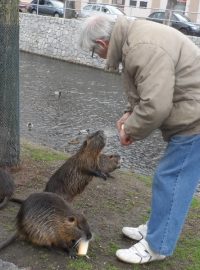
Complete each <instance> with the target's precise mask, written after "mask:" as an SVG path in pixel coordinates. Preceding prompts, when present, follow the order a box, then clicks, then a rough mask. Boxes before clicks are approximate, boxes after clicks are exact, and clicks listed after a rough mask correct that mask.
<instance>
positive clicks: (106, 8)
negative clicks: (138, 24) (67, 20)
mask: <svg viewBox="0 0 200 270" xmlns="http://www.w3.org/2000/svg"><path fill="white" fill-rule="evenodd" d="M99 12H102V13H104V14H107V15H109V16H112V17H113V18H115V19H116V18H117V17H118V16H126V14H125V13H124V12H123V11H122V10H121V9H119V8H118V7H116V6H112V5H106V4H98V3H97V4H88V5H86V6H84V7H83V9H82V10H81V12H80V14H79V16H78V17H81V18H85V17H89V16H92V15H94V14H96V13H99ZM126 17H128V16H126ZM128 18H131V19H134V17H128Z"/></svg>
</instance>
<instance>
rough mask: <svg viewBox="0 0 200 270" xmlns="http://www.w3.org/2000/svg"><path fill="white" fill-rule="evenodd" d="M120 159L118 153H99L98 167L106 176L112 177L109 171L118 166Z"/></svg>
mask: <svg viewBox="0 0 200 270" xmlns="http://www.w3.org/2000/svg"><path fill="white" fill-rule="evenodd" d="M120 159H121V158H120V155H118V154H110V155H107V154H101V155H100V156H99V162H98V165H99V169H100V170H101V172H103V173H105V175H106V176H107V177H111V178H113V176H112V175H110V173H111V172H113V171H114V170H116V169H119V168H120Z"/></svg>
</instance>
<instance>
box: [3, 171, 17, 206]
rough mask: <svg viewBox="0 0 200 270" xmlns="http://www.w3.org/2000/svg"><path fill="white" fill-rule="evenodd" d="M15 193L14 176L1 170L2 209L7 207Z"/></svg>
mask: <svg viewBox="0 0 200 270" xmlns="http://www.w3.org/2000/svg"><path fill="white" fill-rule="evenodd" d="M14 191H15V184H14V179H13V177H12V175H11V174H10V173H8V172H7V171H5V170H3V169H0V209H2V208H3V207H5V206H6V204H7V202H8V201H9V199H10V198H11V197H12V195H13V193H14Z"/></svg>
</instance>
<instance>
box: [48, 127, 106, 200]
mask: <svg viewBox="0 0 200 270" xmlns="http://www.w3.org/2000/svg"><path fill="white" fill-rule="evenodd" d="M105 143H106V138H105V135H104V132H103V131H101V130H99V131H97V132H94V133H92V134H90V135H88V136H87V137H86V140H85V141H84V142H83V144H82V146H81V147H80V149H79V150H78V152H77V153H76V154H75V155H73V156H72V157H70V158H69V159H68V160H67V161H66V162H65V163H64V164H63V165H62V166H61V167H60V168H59V169H58V170H57V171H56V172H55V173H54V174H53V175H52V176H51V178H50V179H49V181H48V182H47V184H46V187H45V190H44V191H47V192H55V193H57V194H59V195H61V196H62V197H63V198H64V199H65V200H66V201H68V202H71V201H72V199H73V198H74V197H75V196H76V195H77V194H80V193H81V192H83V190H84V189H85V187H86V185H88V183H89V182H90V181H91V180H92V178H93V176H97V177H102V178H103V179H105V180H106V175H105V174H104V173H103V172H101V171H100V170H99V167H98V160H99V155H100V153H101V151H102V149H103V148H104V146H105Z"/></svg>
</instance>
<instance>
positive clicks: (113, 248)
mask: <svg viewBox="0 0 200 270" xmlns="http://www.w3.org/2000/svg"><path fill="white" fill-rule="evenodd" d="M118 249H120V246H119V245H117V244H116V243H114V242H109V243H108V253H109V254H111V255H113V254H115V253H116V251H117V250H118Z"/></svg>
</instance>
